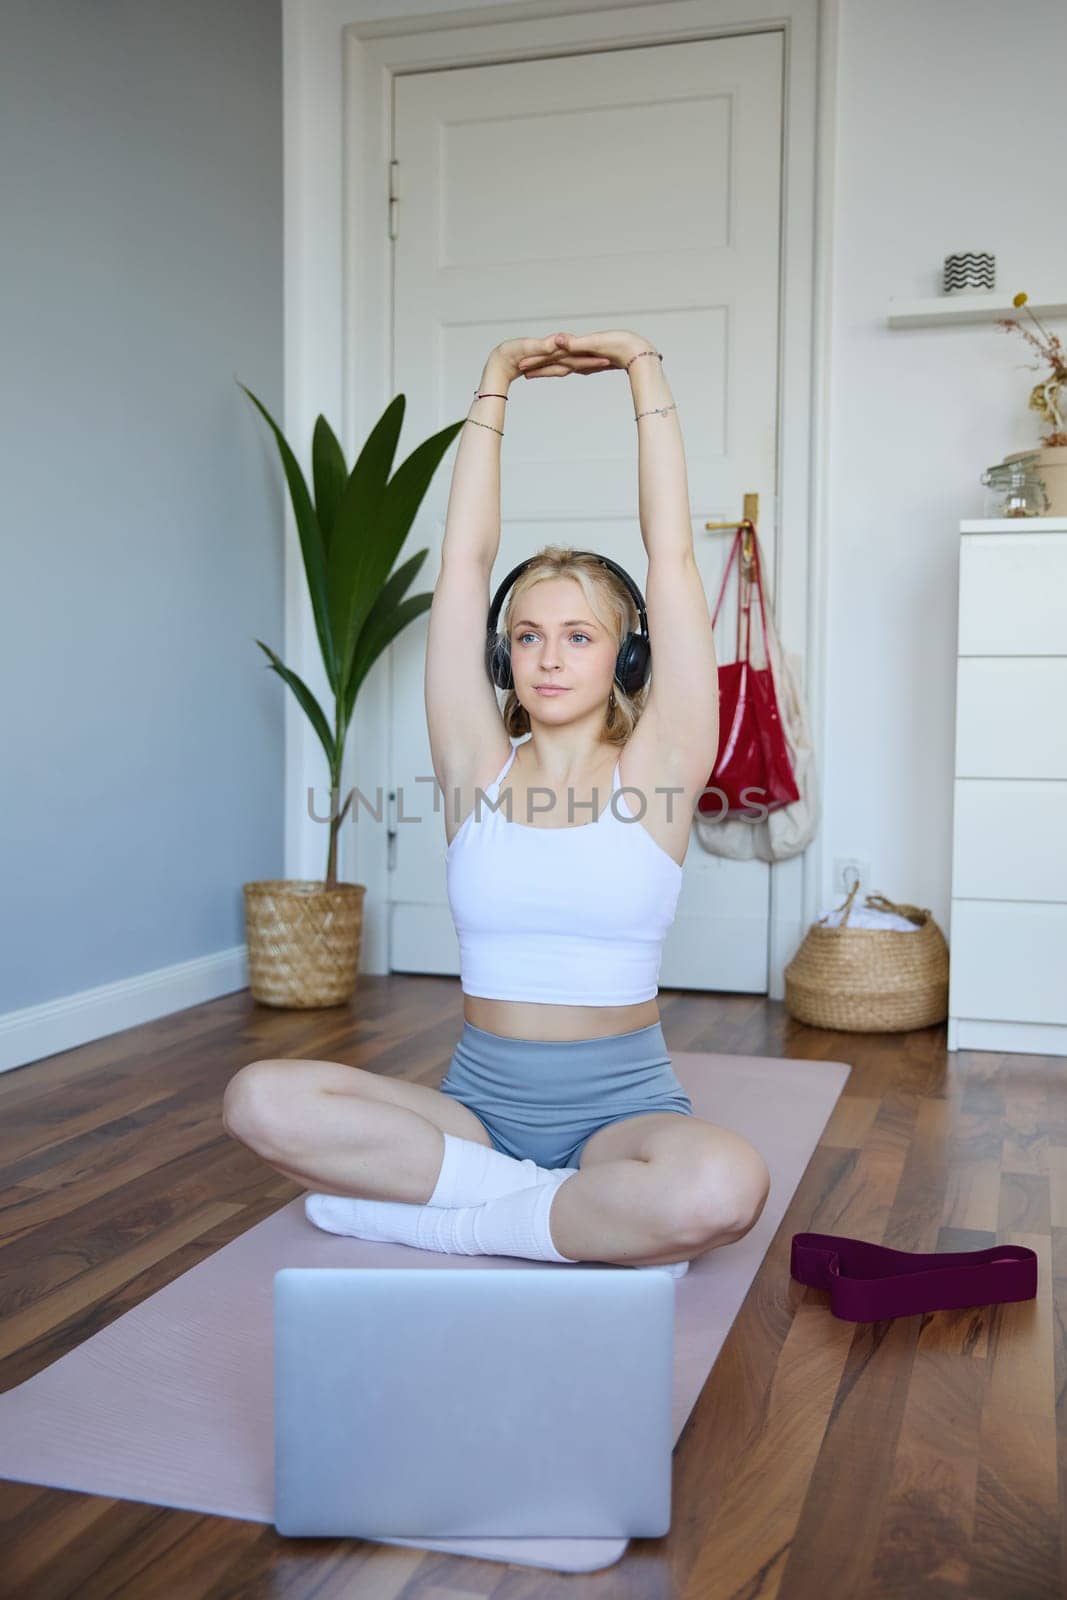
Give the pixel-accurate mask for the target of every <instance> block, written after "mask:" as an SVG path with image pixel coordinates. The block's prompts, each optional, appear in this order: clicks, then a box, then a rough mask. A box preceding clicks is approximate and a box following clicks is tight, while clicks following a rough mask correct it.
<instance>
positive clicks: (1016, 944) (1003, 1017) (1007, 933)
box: [948, 899, 1067, 1023]
mask: <svg viewBox="0 0 1067 1600" xmlns="http://www.w3.org/2000/svg"><path fill="white" fill-rule="evenodd" d="M949 952H950V960H949V999H948V1007H949V1012H950V1014H951V1015H952V1016H954V1017H973V1018H975V1019H984V1020H986V1021H990V1022H1050V1023H1067V905H1035V904H1033V903H1030V904H1026V903H1023V902H1021V901H1010V900H956V899H954V900H953V902H952V929H951V939H950V944H949Z"/></svg>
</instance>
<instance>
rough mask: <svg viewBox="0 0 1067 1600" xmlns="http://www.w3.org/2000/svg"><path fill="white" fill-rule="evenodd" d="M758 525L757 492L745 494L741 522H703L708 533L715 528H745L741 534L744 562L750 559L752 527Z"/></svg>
mask: <svg viewBox="0 0 1067 1600" xmlns="http://www.w3.org/2000/svg"><path fill="white" fill-rule="evenodd" d="M745 523H749V524H750V526H749V527H745ZM758 526H759V495H758V494H746V495H745V511H744V517H743V519H742V521H741V522H705V524H704V528H705V531H707V532H709V533H710V532H713V531H714V530H715V529H717V528H745V531H744V533H743V534H742V536H741V556H742V559H743V560H744V561H745V562H746V563H748V562H750V561H751V560H752V529H753V528H755V527H758Z"/></svg>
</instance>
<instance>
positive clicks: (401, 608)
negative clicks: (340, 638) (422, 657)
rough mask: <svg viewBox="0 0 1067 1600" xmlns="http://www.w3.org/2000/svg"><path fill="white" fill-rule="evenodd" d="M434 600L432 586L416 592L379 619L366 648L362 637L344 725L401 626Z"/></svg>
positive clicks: (346, 701)
mask: <svg viewBox="0 0 1067 1600" xmlns="http://www.w3.org/2000/svg"><path fill="white" fill-rule="evenodd" d="M432 604H433V590H432V589H431V590H430V591H429V592H427V593H424V594H413V595H411V596H410V597H409V598H408V599H407V600H405V601H403V602H402V604H400V605H398V606H397V607H396V608H395V609H394V610H393V611H391V612H390V613H388V614H387V615H385V616H382V617H381V618H380V619H379V620H378V622H377V623H376V625H375V628H374V637H373V641H368V647H367V650H366V651H365V652H364V650H363V649H362V643H363V641H362V639H361V640H360V644H361V649H360V651H359V653H358V655H357V657H356V660H355V661H354V663H353V666H352V673H351V676H350V678H349V680H348V683H347V684H346V686H345V698H344V708H343V712H342V715H343V717H344V721H343V723H342V726H343V727H345V728H347V727H348V724H349V721H350V720H351V717H352V708H353V707H354V705H355V703H356V696H357V694H358V693H359V689H360V685H361V684H362V682H363V680H364V678H365V677H366V676H367V673H368V672H369V671H370V669H371V667H372V666H373V665H374V663H375V661H377V659H378V657H379V656H380V655H381V653H382V651H383V650H384V649H385V648H386V646H387V645H389V644H391V643H392V641H393V640H394V639H395V638H396V636H397V634H398V633H399V632H400V631H401V629H402V628H406V627H407V625H408V623H409V622H412V621H414V619H415V618H416V617H418V616H421V615H422V613H423V612H424V611H429V609H430V607H431V605H432Z"/></svg>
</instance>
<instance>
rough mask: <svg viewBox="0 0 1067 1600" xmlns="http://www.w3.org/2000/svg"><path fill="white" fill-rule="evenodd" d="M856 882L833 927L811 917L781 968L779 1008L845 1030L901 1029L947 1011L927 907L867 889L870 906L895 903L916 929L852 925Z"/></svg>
mask: <svg viewBox="0 0 1067 1600" xmlns="http://www.w3.org/2000/svg"><path fill="white" fill-rule="evenodd" d="M858 888H859V884H858V883H856V884H854V885H853V888H852V891H851V893H850V894H849V896H848V899H847V900H846V901H845V903H844V905H843V906H842V908H841V909H842V911H843V912H844V915H843V916H842V918H841V921H840V923H839V924H838V925H837V926H836V927H830V926H829V925H827V924H824V922H823V921H822V919H820V921H819V922H815V923H812V925H811V927H810V928H809V929H808V931H807V934H806V936H805V938H804V941H803V943H802V944H801V946H800V949H799V950H798V951H797V953H796V955H795V956H794V957H793V959H792V961H791V962H790V963H789V965H788V966H787V967H786V969H785V1008H786V1010H787V1011H788V1012H789V1014H790V1016H793V1017H796V1019H797V1021H798V1022H806V1023H808V1024H810V1026H811V1027H813V1028H837V1029H840V1030H842V1031H844V1032H846V1033H903V1032H905V1031H907V1030H908V1029H910V1028H928V1027H930V1026H931V1025H932V1024H933V1023H936V1022H944V1020H945V1018H946V1017H947V1016H948V945H947V944H946V943H945V938H944V935H943V934H942V932H941V929H940V928H939V927H938V925H937V923H936V922H935V921H934V918H933V916H932V915H931V914H930V912H929V911H926V910H920V908H919V907H918V906H909V905H897V904H896V903H895V902H894V901H892V900H887V899H886V898H885V896H884V895H881V894H869V895H868V896H867V898H866V902H865V904H866V905H868V906H870V907H871V908H872V910H877V911H896V912H898V913H899V915H900V916H902V917H907V919H908V921H909V922H914V923H915V926H916V927H917V929H918V932H917V933H904V932H903V931H902V930H901V929H899V928H884V929H881V928H850V927H848V925H847V923H848V914H849V912H850V911H851V909H852V901H853V899H854V898H855V894H856V890H857V889H858Z"/></svg>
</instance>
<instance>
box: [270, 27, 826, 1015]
mask: <svg viewBox="0 0 1067 1600" xmlns="http://www.w3.org/2000/svg"><path fill="white" fill-rule="evenodd" d="M445 3H447V0H445ZM838 8H839V0H780V3H778V4H776V5H771V4H768V3H766V0H659V3H652V4H648V5H638V6H623V7H618V6H617V5H616V3H615V0H586V4H585V7H584V9H583V10H581V11H579V12H575V11H574V10H573V9H572V8H571V5H570V3H569V0H563V5H562V6H561V3H560V0H525V3H524V4H523V5H522V7H521V10H522V15H521V17H512V18H509V17H508V16H507V15H506V12H507V9H508V8H507V7H506V6H500V5H484V4H481V3H477V4H472V5H468V6H467V7H465V8H463V9H461V10H456V11H441V12H440V13H437V14H434V15H433V17H432V26H431V27H428V26H427V11H428V9H429V5H428V4H427V7H426V9H425V10H423V12H422V13H421V14H420V15H419V16H418V17H405V16H395V15H394V16H390V17H388V18H385V19H381V20H374V21H363V20H360V17H359V11H360V0H283V14H282V29H283V97H284V189H285V217H284V252H285V289H284V315H285V330H284V354H285V388H284V407H285V415H284V422H283V424H282V426H283V428H284V431H285V435H286V438H287V439H288V440H289V441H290V443H291V445H292V447H293V450H294V453H295V454H296V456H297V459H298V460H299V461H300V463H301V466H302V469H303V470H304V472H305V475H306V476H308V478H309V481H310V451H311V435H312V429H313V427H314V423H315V418H316V417H317V416H318V415H319V413H320V412H323V413H324V414H325V415H326V418H327V420H328V421H329V422H330V423H331V425H332V426H333V427H334V429H335V431H336V433H337V436H338V438H339V439H340V441H341V443H342V446H343V448H344V450H345V455H346V459H347V460H348V461H349V462H351V461H352V459H353V455H354V453H355V450H356V448H357V446H361V445H362V442H363V441H364V440H365V438H366V437H367V434H368V433H369V431H370V429H371V427H373V425H374V423H375V422H376V420H377V419H378V417H379V416H380V415H381V412H382V410H383V408H384V407H385V405H386V404H387V402H388V401H389V399H391V398H392V392H393V391H392V389H391V382H392V378H391V374H392V369H393V361H392V354H393V352H392V346H391V338H390V333H391V328H392V274H391V259H392V247H391V242H390V238H389V160H390V157H391V154H392V137H391V133H392V127H391V124H392V111H391V108H392V79H393V77H394V76H396V75H399V74H402V73H410V72H420V71H422V72H425V71H441V70H444V69H447V68H449V67H470V66H477V65H484V64H488V63H495V62H504V61H522V60H529V59H539V58H543V57H545V56H549V55H559V54H560V53H566V54H568V55H571V54H578V53H580V52H582V51H604V50H607V49H611V48H619V49H623V48H626V47H633V46H635V45H640V46H647V45H654V44H673V43H678V42H681V41H684V40H687V39H709V38H717V37H729V36H731V35H735V34H744V33H753V32H766V31H779V32H781V33H782V34H783V43H784V47H785V48H784V54H783V73H784V83H783V97H782V98H783V107H782V111H783V126H782V159H783V166H782V215H781V241H782V272H781V276H780V280H779V283H780V290H779V370H780V372H781V374H782V382H781V385H780V389H779V395H778V407H779V411H778V428H777V444H778V486H779V498H778V507H779V512H778V516H779V527H780V528H781V527H791V528H804V527H806V528H807V531H808V537H807V539H806V540H804V539H793V540H792V541H790V542H788V544H787V541H786V540H785V539H783V538H781V537H779V538H778V539H777V541H776V543H777V557H776V561H775V570H774V574H773V579H772V583H773V593H774V596H775V606H776V615H777V617H778V621H779V631H780V633H781V636H782V640H783V645H784V646H785V647H787V648H788V649H789V650H790V651H795V652H796V653H797V654H799V655H800V656H801V657H802V660H803V663H804V687H805V693H806V695H807V699H808V706H809V713H810V719H811V729H812V738H813V742H814V748H815V756H814V760H815V764H816V772H817V778H818V780H819V781H818V787H819V792H820V796H821V797H823V798H822V799H821V801H820V804H821V806H822V807H823V808H825V793H826V791H825V786H824V784H823V782H822V773H823V770H824V768H825V765H826V762H825V752H826V744H825V721H826V718H825V706H826V695H825V677H824V674H825V637H826V627H825V617H826V589H827V570H826V568H827V563H826V549H827V543H828V509H829V507H828V498H829V497H828V466H829V462H828V441H829V424H830V418H829V392H828V391H829V371H830V348H829V340H830V288H831V273H832V230H831V224H832V216H833V175H834V154H835V148H834V138H833V129H834V112H835V105H834V102H835V98H836V54H837V37H838ZM480 11H481V12H484V20H482V21H479V20H478V14H479V12H480ZM402 203H403V200H402V196H401V205H402ZM411 448H413V441H411V440H408V441H407V444H406V446H405V445H404V444H403V443H402V444H401V446H400V449H399V450H398V458H399V459H402V458H403V456H404V455H406V454H407V453H408V452H409V451H410V449H411ZM737 510H738V513H740V510H741V508H740V506H738V507H737ZM285 512H286V539H285V653H284V660H285V663H286V665H287V666H289V667H290V668H291V669H292V670H293V671H295V672H297V673H298V674H299V675H300V676H301V677H302V678H303V679H304V681H305V682H307V683H308V684H309V685H310V687H311V688H312V691H313V692H314V693H315V694H316V695H317V696H319V697H320V699H321V700H322V701H323V703H328V696H329V690H328V685H327V683H326V679H325V675H324V673H323V669H322V662H321V658H320V655H319V647H318V641H317V637H316V633H315V628H314V622H313V618H312V613H311V608H310V603H309V601H308V597H307V584H306V580H305V577H304V570H303V562H302V559H301V555H300V546H299V540H298V537H297V531H296V525H295V521H294V519H293V515H292V508H291V505H290V504H289V502H288V496H287V497H286V507H285ZM423 587H425V585H424V584H423V583H421V582H420V580H419V579H416V582H415V588H416V590H419V589H421V588H423ZM388 669H389V651H388V650H387V651H386V652H385V654H384V655H383V656H382V658H381V659H380V660H379V662H378V663H377V665H376V666H375V667H374V669H373V670H372V672H371V674H370V676H369V677H368V678H367V680H366V682H365V684H364V685H363V688H362V689H361V691H360V696H359V700H358V713H359V714H358V716H356V717H355V718H354V719H353V723H352V727H351V729H350V732H349V738H348V745H347V750H346V759H345V777H344V780H343V784H342V793H343V794H347V793H348V791H349V788H350V787H351V786H356V787H357V788H358V791H359V793H360V794H361V795H362V796H364V797H365V799H364V801H363V802H362V803H361V805H360V807H359V814H358V821H357V822H356V823H355V825H353V823H352V821H351V818H350V817H349V818H346V821H345V823H344V824H343V825H342V829H341V838H340V841H339V849H338V876H339V878H342V879H344V880H347V881H349V882H358V883H362V884H365V885H366V890H367V892H366V897H365V900H364V914H363V942H362V947H361V952H360V971H361V972H365V973H369V974H378V975H382V974H385V973H387V972H388V971H389V966H388V957H389V877H390V869H389V861H390V855H391V839H390V835H391V833H392V831H393V828H394V825H395V822H396V819H397V814H398V807H400V816H401V817H403V816H405V815H407V817H408V820H410V817H411V815H413V814H416V813H417V814H419V815H423V816H425V815H426V814H427V813H428V811H429V807H427V806H426V804H425V797H426V796H427V795H432V792H433V791H432V773H431V774H427V775H426V776H427V777H428V778H429V779H430V780H431V781H430V783H428V784H419V785H418V786H416V785H415V783H414V781H412V782H411V784H410V787H408V786H407V784H406V783H405V790H406V793H407V807H406V811H405V808H404V807H403V805H402V797H397V796H394V795H392V793H391V791H390V789H389V783H390V781H393V780H394V777H395V775H393V774H391V773H390V772H389V761H390V754H389V752H390V741H389V729H390V720H391V711H392V708H391V704H390V674H389V670H388ZM285 752H286V754H285V867H284V872H285V876H286V877H291V878H306V879H319V880H321V879H322V878H323V876H324V874H325V863H326V831H325V828H324V826H323V824H322V822H321V821H316V820H315V818H316V817H319V818H321V817H324V816H326V814H327V812H328V798H329V797H328V795H327V793H326V787H327V775H326V770H325V758H324V755H323V752H322V748H321V745H320V744H319V742H318V739H317V737H316V736H315V734H314V731H313V730H312V728H311V727H310V725H309V723H308V720H307V718H306V716H305V714H304V712H303V711H302V710H301V709H300V707H299V706H298V705H297V704H296V701H295V698H294V696H293V695H292V694H291V693H288V694H286V695H285ZM352 774H355V775H356V776H352ZM415 776H416V775H414V774H413V775H411V777H412V780H414V778H415ZM368 808H372V809H368ZM353 809H355V808H353ZM824 822H825V809H823V812H822V815H821V817H820V826H819V828H818V830H817V832H816V835H815V838H814V839H813V840H812V842H811V844H810V845H809V846H808V848H807V850H806V851H805V852H804V853H803V854H802V855H800V856H794V857H792V858H791V859H790V860H788V861H782V862H778V863H775V864H774V865H773V866H771V867H770V869H769V884H770V904H769V908H768V909H769V941H768V974H767V981H768V987H767V993H768V995H769V997H770V998H771V999H782V998H783V997H784V993H785V984H784V976H783V973H784V968H785V966H786V965H787V963H788V962H789V961H790V960H791V958H792V956H793V954H794V953H795V951H796V948H797V946H798V945H799V943H800V941H801V939H802V938H803V936H804V933H805V931H806V929H807V927H808V926H809V925H810V923H811V922H812V921H813V920H814V918H815V916H816V915H817V914H818V910H819V904H818V902H819V899H820V896H821V892H822V885H823V882H824V871H823V848H822V838H823V824H824ZM442 841H443V833H442ZM690 848H691V849H693V848H696V849H699V848H701V847H700V845H699V844H697V845H695V846H694V845H692V844H691V845H690Z"/></svg>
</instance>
